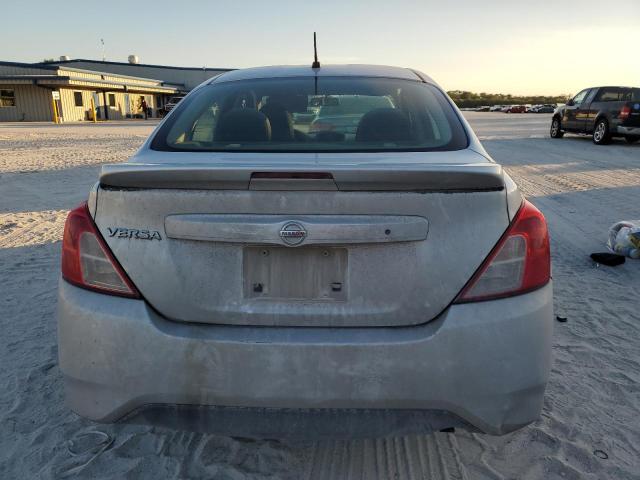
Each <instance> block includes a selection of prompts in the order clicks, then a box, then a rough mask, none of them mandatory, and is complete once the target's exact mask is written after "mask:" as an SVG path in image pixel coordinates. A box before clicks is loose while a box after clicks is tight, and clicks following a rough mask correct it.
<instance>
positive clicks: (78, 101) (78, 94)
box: [73, 92, 84, 107]
mask: <svg viewBox="0 0 640 480" xmlns="http://www.w3.org/2000/svg"><path fill="white" fill-rule="evenodd" d="M73 100H74V102H75V104H76V107H83V106H84V105H83V103H82V92H73Z"/></svg>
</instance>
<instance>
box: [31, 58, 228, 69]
mask: <svg viewBox="0 0 640 480" xmlns="http://www.w3.org/2000/svg"><path fill="white" fill-rule="evenodd" d="M70 63H95V64H103V65H126V66H130V67H151V68H166V69H168V70H196V71H203V70H204V71H207V72H208V71H212V72H230V71H232V70H233V68H210V67H174V66H171V65H153V64H149V63H129V62H110V61H107V60H89V59H86V58H73V59H71V60H60V61H54V62H42V63H36V64H33V65H45V66H46V65H68V64H70Z"/></svg>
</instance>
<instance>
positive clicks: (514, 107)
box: [505, 105, 527, 113]
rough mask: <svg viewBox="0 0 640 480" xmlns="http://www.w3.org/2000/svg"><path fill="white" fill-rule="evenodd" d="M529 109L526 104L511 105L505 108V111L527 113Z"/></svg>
mask: <svg viewBox="0 0 640 480" xmlns="http://www.w3.org/2000/svg"><path fill="white" fill-rule="evenodd" d="M526 111H527V107H525V106H524V105H510V106H509V108H507V109H506V110H505V113H525V112H526Z"/></svg>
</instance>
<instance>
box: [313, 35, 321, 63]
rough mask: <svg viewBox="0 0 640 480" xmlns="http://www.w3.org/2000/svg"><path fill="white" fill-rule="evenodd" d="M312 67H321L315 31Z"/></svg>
mask: <svg viewBox="0 0 640 480" xmlns="http://www.w3.org/2000/svg"><path fill="white" fill-rule="evenodd" d="M311 68H320V62H319V61H318V47H317V46H316V32H313V63H312V64H311Z"/></svg>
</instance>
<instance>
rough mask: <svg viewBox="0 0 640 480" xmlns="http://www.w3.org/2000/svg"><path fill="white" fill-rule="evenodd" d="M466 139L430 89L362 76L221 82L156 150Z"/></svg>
mask: <svg viewBox="0 0 640 480" xmlns="http://www.w3.org/2000/svg"><path fill="white" fill-rule="evenodd" d="M466 146H467V137H466V134H465V131H464V128H463V127H462V124H461V122H460V119H459V118H458V116H457V114H456V112H455V111H454V109H453V107H452V106H451V105H450V103H449V102H448V101H447V99H446V97H445V96H444V94H443V93H442V92H441V91H439V90H438V89H437V88H435V87H434V86H432V85H429V84H425V83H422V82H417V81H411V80H400V79H390V78H361V77H318V78H317V79H315V78H313V77H300V78H271V79H256V80H243V81H234V82H221V83H214V84H213V85H207V86H205V87H202V88H200V89H198V90H197V91H195V92H193V94H191V95H189V96H188V97H187V98H185V99H184V100H183V101H182V102H180V103H179V104H178V106H177V107H176V108H175V112H174V113H172V114H171V116H170V117H169V118H168V119H167V121H166V122H165V123H164V124H163V125H162V127H161V128H160V130H159V131H158V133H157V134H156V136H155V137H154V140H153V142H152V144H151V148H152V149H154V150H170V151H225V152H226V151H239V152H243V151H254V152H255V151H260V152H295V151H299V152H334V151H358V152H364V151H387V150H400V151H432V150H459V149H462V148H465V147H466Z"/></svg>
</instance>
